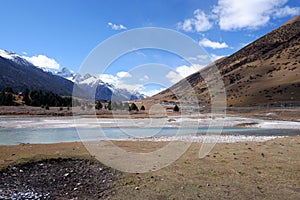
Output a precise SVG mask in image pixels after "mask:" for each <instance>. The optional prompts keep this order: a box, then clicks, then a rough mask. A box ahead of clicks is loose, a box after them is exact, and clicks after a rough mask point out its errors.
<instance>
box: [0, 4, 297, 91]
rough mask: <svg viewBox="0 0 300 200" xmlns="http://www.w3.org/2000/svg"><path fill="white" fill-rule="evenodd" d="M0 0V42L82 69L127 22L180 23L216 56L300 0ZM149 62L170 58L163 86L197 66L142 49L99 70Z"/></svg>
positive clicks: (278, 21) (110, 72) (280, 18)
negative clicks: (97, 49)
mask: <svg viewBox="0 0 300 200" xmlns="http://www.w3.org/2000/svg"><path fill="white" fill-rule="evenodd" d="M0 3H1V7H0V19H1V28H0V32H1V37H0V44H1V46H0V49H5V50H9V51H13V52H16V53H18V54H20V55H23V56H26V57H27V58H28V59H29V60H31V61H32V62H34V63H35V64H36V65H46V66H48V67H50V68H58V67H59V68H62V67H67V68H69V69H71V70H73V71H78V70H79V69H80V66H81V64H82V63H83V61H84V60H85V58H87V56H88V55H89V53H90V52H91V51H92V50H93V49H94V48H95V47H96V46H97V45H98V44H99V43H101V42H103V41H105V40H106V39H108V38H110V37H111V36H113V35H115V34H119V33H122V32H124V31H127V30H131V29H135V28H142V27H162V28H168V29H172V30H175V31H179V32H181V33H183V34H186V35H187V36H189V37H191V38H192V39H193V40H195V41H196V42H197V43H199V45H200V46H201V47H202V48H204V50H205V51H206V52H207V53H208V55H209V56H210V57H211V59H212V60H214V59H217V58H219V57H221V56H225V55H230V54H232V53H234V52H236V51H237V50H239V49H240V48H242V47H243V46H245V45H246V44H248V43H250V42H252V41H254V40H256V39H257V38H259V37H260V36H262V35H264V34H266V33H268V32H269V31H271V30H273V29H275V28H277V27H279V26H280V25H282V24H283V23H284V22H286V21H287V20H289V19H291V18H292V17H294V16H296V15H298V14H300V3H299V0H251V1H241V0H210V1H204V0H203V1H202V0H110V1H104V0H85V1H83V0H43V1H41V0H26V1H20V0H0ZM147 63H158V64H159V63H160V64H164V65H168V67H169V68H170V70H171V71H172V73H173V74H172V73H169V74H168V73H167V74H165V75H162V76H163V78H165V79H166V80H169V82H168V83H167V82H164V83H163V84H161V85H164V87H168V86H170V85H171V84H173V83H174V82H176V81H178V80H179V78H178V77H176V76H177V75H181V77H183V76H186V75H188V74H190V73H192V72H194V71H195V69H193V68H192V67H191V66H189V64H188V63H186V62H183V61H182V59H180V58H178V57H176V56H175V55H171V54H168V53H166V52H163V51H159V50H142V51H139V52H135V53H130V54H128V55H127V57H126V55H124V56H122V57H121V58H120V59H119V60H117V61H115V62H114V63H113V64H112V65H111V66H110V67H109V68H108V69H107V71H105V72H104V75H102V78H103V79H105V80H106V81H108V82H111V83H115V81H117V80H118V79H120V78H124V77H125V78H130V77H132V74H130V70H132V69H134V68H136V67H137V66H140V65H143V64H147ZM120 72H121V73H120ZM124 72H129V73H127V75H125V74H126V73H124ZM118 74H119V76H118ZM167 75H169V76H167ZM144 76H147V75H144ZM124 84H125V82H124ZM139 84H142V83H139ZM139 84H138V83H137V84H136V85H139ZM125 85H126V84H125ZM133 85H134V84H133ZM149 88H151V90H152V91H149V90H146V89H145V88H144V90H143V91H144V92H146V93H147V92H148V93H149V94H152V93H155V91H159V90H160V89H162V88H163V86H161V87H156V90H154V89H153V87H149Z"/></svg>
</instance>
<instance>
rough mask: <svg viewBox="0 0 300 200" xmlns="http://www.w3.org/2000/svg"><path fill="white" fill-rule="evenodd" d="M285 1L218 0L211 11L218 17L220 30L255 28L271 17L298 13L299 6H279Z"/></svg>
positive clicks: (285, 1)
mask: <svg viewBox="0 0 300 200" xmlns="http://www.w3.org/2000/svg"><path fill="white" fill-rule="evenodd" d="M286 3H287V0H263V1H262V0H251V1H241V0H219V1H218V5H217V6H215V7H214V9H213V12H214V14H216V15H217V16H218V18H219V26H220V28H221V30H227V31H228V30H239V29H257V28H259V27H261V26H264V25H266V24H267V23H268V22H269V21H270V19H271V18H272V17H273V18H275V17H283V16H287V15H296V13H297V14H298V13H299V8H290V7H285V8H281V7H282V6H283V5H284V4H286ZM297 10H298V11H297Z"/></svg>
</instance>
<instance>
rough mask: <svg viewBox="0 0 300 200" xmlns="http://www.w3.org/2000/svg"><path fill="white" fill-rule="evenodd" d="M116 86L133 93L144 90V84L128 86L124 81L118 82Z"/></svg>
mask: <svg viewBox="0 0 300 200" xmlns="http://www.w3.org/2000/svg"><path fill="white" fill-rule="evenodd" d="M115 86H116V88H119V89H126V90H129V91H131V92H133V91H139V90H140V89H141V88H143V85H142V84H127V83H124V82H122V81H118V82H117V84H116V85H115Z"/></svg>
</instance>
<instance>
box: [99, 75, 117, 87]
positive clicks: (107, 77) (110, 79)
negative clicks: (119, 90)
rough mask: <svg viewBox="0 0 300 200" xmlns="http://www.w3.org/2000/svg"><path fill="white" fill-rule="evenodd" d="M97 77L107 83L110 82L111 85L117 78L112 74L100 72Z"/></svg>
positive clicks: (115, 82)
mask: <svg viewBox="0 0 300 200" xmlns="http://www.w3.org/2000/svg"><path fill="white" fill-rule="evenodd" d="M99 78H100V79H101V80H102V81H103V82H105V83H109V84H112V85H116V84H117V82H118V80H119V78H118V77H117V76H114V75H112V74H100V75H99Z"/></svg>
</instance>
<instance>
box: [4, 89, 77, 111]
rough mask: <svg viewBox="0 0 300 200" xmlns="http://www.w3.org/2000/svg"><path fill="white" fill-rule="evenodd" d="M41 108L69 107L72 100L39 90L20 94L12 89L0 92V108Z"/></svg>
mask: <svg viewBox="0 0 300 200" xmlns="http://www.w3.org/2000/svg"><path fill="white" fill-rule="evenodd" d="M24 104H25V105H28V106H41V107H46V108H47V107H49V106H55V107H71V106H72V98H71V97H62V96H60V95H58V94H55V93H53V92H43V91H40V90H32V91H30V90H29V89H26V90H25V91H24V92H22V93H17V92H15V91H13V89H12V88H5V89H3V90H2V91H1V92H0V105H1V106H18V105H24Z"/></svg>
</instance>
